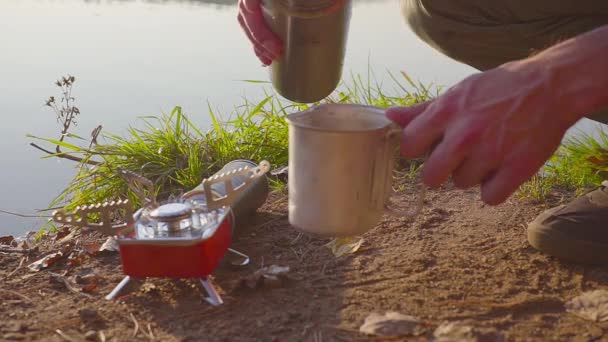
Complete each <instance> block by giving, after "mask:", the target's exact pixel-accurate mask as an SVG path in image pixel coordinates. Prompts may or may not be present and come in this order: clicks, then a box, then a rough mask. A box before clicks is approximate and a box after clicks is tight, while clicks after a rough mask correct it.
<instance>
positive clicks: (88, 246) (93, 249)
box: [82, 242, 101, 255]
mask: <svg viewBox="0 0 608 342" xmlns="http://www.w3.org/2000/svg"><path fill="white" fill-rule="evenodd" d="M100 248H101V246H100V245H99V243H97V242H89V243H83V244H82V249H83V250H84V252H85V253H86V254H89V255H95V254H97V252H99V250H100Z"/></svg>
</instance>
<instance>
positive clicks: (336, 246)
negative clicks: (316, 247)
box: [325, 237, 363, 258]
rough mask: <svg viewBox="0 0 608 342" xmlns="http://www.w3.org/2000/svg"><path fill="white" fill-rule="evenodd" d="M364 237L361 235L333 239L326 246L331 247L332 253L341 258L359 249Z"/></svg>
mask: <svg viewBox="0 0 608 342" xmlns="http://www.w3.org/2000/svg"><path fill="white" fill-rule="evenodd" d="M362 243H363V238H360V237H346V238H338V239H333V240H331V241H330V242H329V243H328V244H326V245H325V246H326V247H327V248H329V249H331V251H332V253H334V255H335V256H336V257H337V258H339V257H341V256H343V255H345V254H352V253H355V252H356V251H358V250H359V248H360V247H361V244H362Z"/></svg>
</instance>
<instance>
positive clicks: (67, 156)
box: [30, 143, 101, 165]
mask: <svg viewBox="0 0 608 342" xmlns="http://www.w3.org/2000/svg"><path fill="white" fill-rule="evenodd" d="M30 146H32V147H35V148H37V149H39V150H40V151H42V152H44V153H47V154H52V155H55V156H56V157H58V158H63V159H68V160H72V161H75V162H79V163H81V162H83V160H84V159H82V158H80V157H76V156H73V155H71V154H67V153H63V152H61V150H60V148H59V146H57V150H59V151H58V152H56V153H58V154H56V153H55V152H53V151H49V150H47V149H45V148H43V147H40V146H38V145H36V144H35V143H30ZM85 164H89V165H99V164H101V163H100V162H98V161H94V160H87V161H86V162H85Z"/></svg>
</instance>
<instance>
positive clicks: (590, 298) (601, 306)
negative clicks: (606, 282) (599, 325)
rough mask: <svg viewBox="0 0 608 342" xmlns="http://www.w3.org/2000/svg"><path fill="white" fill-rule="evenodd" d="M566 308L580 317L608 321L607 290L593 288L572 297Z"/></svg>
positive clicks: (595, 320)
mask: <svg viewBox="0 0 608 342" xmlns="http://www.w3.org/2000/svg"><path fill="white" fill-rule="evenodd" d="M565 306H566V310H567V311H568V312H570V313H572V314H574V315H577V316H579V317H581V318H584V319H588V320H590V321H594V322H606V321H608V291H606V290H593V291H588V292H585V293H583V294H581V295H580V296H578V297H575V298H572V299H571V300H570V301H568V302H567V303H566V305H565Z"/></svg>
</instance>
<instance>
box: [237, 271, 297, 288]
mask: <svg viewBox="0 0 608 342" xmlns="http://www.w3.org/2000/svg"><path fill="white" fill-rule="evenodd" d="M288 272H289V266H278V265H270V266H267V267H264V268H261V269H259V270H257V271H255V273H253V274H252V275H250V276H248V277H246V278H244V279H241V282H240V284H239V285H240V286H246V287H248V288H250V289H256V288H260V287H280V286H282V285H283V284H284V282H285V281H286V280H287V273H288Z"/></svg>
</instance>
